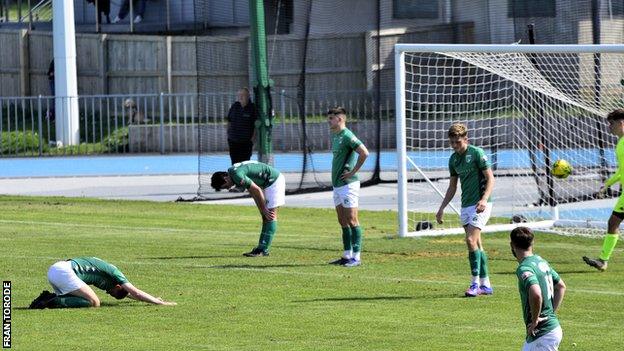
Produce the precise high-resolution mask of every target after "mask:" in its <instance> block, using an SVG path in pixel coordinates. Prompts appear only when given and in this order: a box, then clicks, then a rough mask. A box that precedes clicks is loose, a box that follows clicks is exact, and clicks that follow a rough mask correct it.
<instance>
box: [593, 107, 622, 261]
mask: <svg viewBox="0 0 624 351" xmlns="http://www.w3.org/2000/svg"><path fill="white" fill-rule="evenodd" d="M607 122H608V123H609V131H610V132H611V134H614V135H616V136H617V137H618V143H617V146H616V147H615V156H616V158H617V163H618V168H617V171H616V172H615V174H614V175H612V176H611V178H609V179H607V181H605V183H604V186H603V187H602V188H601V189H600V191H599V194H600V197H602V196H603V195H604V194H605V193H606V192H607V190H608V189H609V187H610V186H611V185H613V184H615V183H617V182H620V184H621V185H622V184H624V170H623V169H622V167H623V166H624V109H617V110H614V111H612V112H611V113H609V115H608V116H607ZM622 220H624V193H623V194H622V195H620V198H619V199H618V201H617V203H616V204H615V207H613V212H612V213H611V217H609V222H608V223H607V235H605V237H604V240H603V242H602V251H601V252H600V256H599V257H598V258H589V257H587V256H583V261H585V263H587V264H588V265H590V266H592V267H594V268H596V269H598V270H600V271H604V270H605V269H607V264H608V261H609V258H611V254H612V253H613V250H614V249H615V245H616V244H617V241H618V238H619V233H618V232H619V229H620V223H622Z"/></svg>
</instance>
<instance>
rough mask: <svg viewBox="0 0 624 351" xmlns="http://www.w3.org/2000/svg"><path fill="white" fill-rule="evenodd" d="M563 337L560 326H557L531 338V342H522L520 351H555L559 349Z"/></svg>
mask: <svg viewBox="0 0 624 351" xmlns="http://www.w3.org/2000/svg"><path fill="white" fill-rule="evenodd" d="M562 338H563V331H562V330H561V327H560V326H559V327H557V328H555V329H553V330H552V331H550V332H548V333H546V334H544V335H542V336H540V337H539V338H537V339H535V340H533V342H529V343H527V342H526V341H525V342H524V345H523V346H522V351H557V350H559V344H560V343H561V339H562Z"/></svg>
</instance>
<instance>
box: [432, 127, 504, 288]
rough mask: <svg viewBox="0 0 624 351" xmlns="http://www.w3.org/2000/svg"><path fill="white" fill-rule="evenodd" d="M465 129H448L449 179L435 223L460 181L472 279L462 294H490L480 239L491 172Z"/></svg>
mask: <svg viewBox="0 0 624 351" xmlns="http://www.w3.org/2000/svg"><path fill="white" fill-rule="evenodd" d="M467 135H468V129H467V128H466V126H465V125H463V124H460V123H455V124H453V125H452V126H451V128H450V129H449V132H448V137H449V142H450V144H451V147H452V148H453V150H454V151H455V152H454V153H453V154H452V155H451V158H450V159H449V171H450V175H451V178H450V181H449V187H448V189H447V190H446V195H445V196H444V200H442V204H441V205H440V209H439V210H438V213H437V214H436V220H437V221H438V223H440V224H441V223H442V222H443V216H444V208H445V207H446V206H447V205H448V204H449V202H451V200H452V199H453V197H454V196H455V192H456V191H457V181H458V179H459V181H460V182H461V190H462V194H461V207H462V209H461V216H460V217H461V218H460V219H461V222H462V225H463V226H464V231H465V232H466V245H467V246H468V261H469V262H470V271H471V274H472V280H471V282H470V287H468V289H467V290H466V293H465V295H466V296H468V297H475V296H477V295H491V294H492V293H493V290H492V286H491V285H490V278H489V277H488V260H487V255H486V254H485V251H484V250H483V245H482V243H481V230H482V229H483V227H485V225H486V224H487V221H488V220H489V219H490V214H491V213H492V202H491V199H490V194H491V193H492V189H493V188H494V174H493V173H492V169H491V167H490V162H489V161H488V158H487V156H486V155H485V152H484V151H483V149H481V148H478V147H475V146H472V145H468V136H467Z"/></svg>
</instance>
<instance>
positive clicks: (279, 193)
mask: <svg viewBox="0 0 624 351" xmlns="http://www.w3.org/2000/svg"><path fill="white" fill-rule="evenodd" d="M210 184H211V186H212V187H213V188H214V189H215V190H217V191H220V190H222V189H229V188H231V187H233V186H238V187H243V188H245V189H247V190H248V191H249V194H250V195H251V197H252V198H253V199H254V201H255V203H256V206H257V207H258V210H259V211H260V215H261V216H262V231H261V232H260V240H259V241H258V246H256V247H255V248H254V249H253V250H251V251H250V252H247V253H244V254H243V255H244V256H247V257H257V256H268V255H269V250H270V248H271V242H272V241H273V237H274V236H275V232H276V231H277V211H278V210H279V207H280V206H282V205H283V204H284V203H285V198H286V180H285V179H284V176H283V175H282V174H281V173H280V171H278V170H277V169H276V168H273V167H271V166H269V165H267V164H264V163H261V162H257V161H244V162H239V163H235V164H234V165H232V167H230V168H229V169H228V171H227V172H215V173H214V174H213V175H212V179H211V183H210Z"/></svg>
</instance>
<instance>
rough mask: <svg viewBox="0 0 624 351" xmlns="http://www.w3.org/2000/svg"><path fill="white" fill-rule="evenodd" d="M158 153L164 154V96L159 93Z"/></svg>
mask: <svg viewBox="0 0 624 351" xmlns="http://www.w3.org/2000/svg"><path fill="white" fill-rule="evenodd" d="M160 153H161V154H162V155H164V154H165V94H164V93H163V92H161V93H160Z"/></svg>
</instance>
